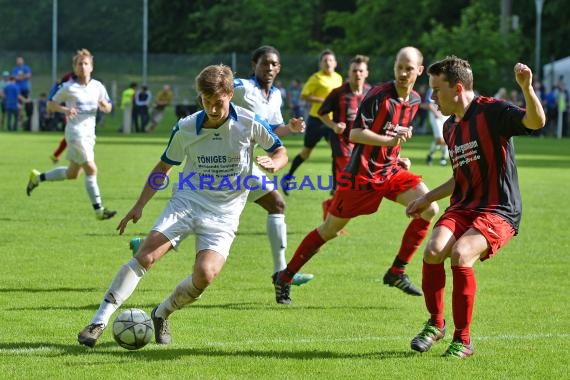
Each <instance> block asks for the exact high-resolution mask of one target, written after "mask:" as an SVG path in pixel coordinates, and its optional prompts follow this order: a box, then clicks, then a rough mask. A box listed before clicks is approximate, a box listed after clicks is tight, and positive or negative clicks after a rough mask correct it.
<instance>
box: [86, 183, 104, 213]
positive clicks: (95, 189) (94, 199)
mask: <svg viewBox="0 0 570 380" xmlns="http://www.w3.org/2000/svg"><path fill="white" fill-rule="evenodd" d="M85 189H87V194H89V199H90V200H91V204H92V205H93V206H95V205H99V206H101V205H102V204H101V193H100V192H99V185H98V184H97V176H96V175H87V176H85ZM101 210H102V207H101Z"/></svg>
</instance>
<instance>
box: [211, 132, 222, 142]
mask: <svg viewBox="0 0 570 380" xmlns="http://www.w3.org/2000/svg"><path fill="white" fill-rule="evenodd" d="M212 140H219V141H221V140H223V138H222V136H220V134H219V133H214V136H213V137H212Z"/></svg>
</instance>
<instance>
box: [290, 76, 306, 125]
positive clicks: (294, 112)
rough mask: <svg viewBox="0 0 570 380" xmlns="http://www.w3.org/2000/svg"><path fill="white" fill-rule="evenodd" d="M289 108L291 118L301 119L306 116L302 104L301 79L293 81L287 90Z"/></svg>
mask: <svg viewBox="0 0 570 380" xmlns="http://www.w3.org/2000/svg"><path fill="white" fill-rule="evenodd" d="M287 106H288V108H289V116H290V117H293V118H300V117H304V116H305V112H303V107H302V103H301V82H300V81H299V79H293V80H292V81H291V84H290V85H289V87H288V88H287Z"/></svg>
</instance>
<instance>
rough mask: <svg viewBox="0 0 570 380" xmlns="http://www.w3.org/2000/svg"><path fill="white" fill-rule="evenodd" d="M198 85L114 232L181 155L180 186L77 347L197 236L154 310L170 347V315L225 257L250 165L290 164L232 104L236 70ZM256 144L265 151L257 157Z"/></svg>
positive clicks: (210, 71) (159, 337)
mask: <svg viewBox="0 0 570 380" xmlns="http://www.w3.org/2000/svg"><path fill="white" fill-rule="evenodd" d="M196 88H197V89H198V91H199V93H200V99H201V102H202V104H203V107H204V110H203V111H200V112H197V113H195V114H193V115H191V116H188V117H186V118H184V119H181V120H180V121H179V122H178V124H177V125H176V127H175V128H174V129H173V132H172V135H171V137H170V141H169V142H168V146H167V148H166V150H165V152H164V154H163V155H162V157H161V159H160V161H159V162H158V163H157V164H156V166H155V167H154V168H153V169H152V171H151V174H150V175H149V177H148V181H147V182H146V184H145V186H144V188H143V190H142V193H141V195H140V196H139V199H138V200H137V202H136V203H135V205H134V206H133V208H132V209H131V210H130V211H129V212H128V213H127V215H126V216H125V217H124V218H123V219H122V220H121V222H120V223H119V226H118V227H117V229H118V230H119V233H121V234H122V233H123V232H124V230H125V228H126V226H127V224H128V223H129V221H131V220H132V221H133V222H135V223H136V222H137V221H138V220H139V219H140V218H141V216H142V212H143V208H144V206H145V205H146V204H147V202H148V201H149V200H150V199H151V198H152V197H153V196H154V194H155V193H156V192H157V191H158V189H159V188H161V185H163V184H164V182H163V180H164V178H167V175H168V173H169V172H170V170H171V169H172V166H173V165H180V164H181V163H182V162H183V161H184V160H186V164H185V167H184V172H183V173H182V174H181V175H180V177H179V179H180V181H179V183H178V185H177V186H178V187H177V190H176V191H175V192H174V193H173V196H172V199H171V200H170V202H169V203H168V205H167V206H166V208H165V209H164V211H163V213H162V215H161V216H160V217H159V218H158V220H157V221H156V223H155V225H154V227H153V228H152V230H151V231H150V232H149V234H148V235H147V237H146V238H145V239H144V242H143V243H142V245H141V246H140V248H139V250H138V252H137V254H136V256H135V257H133V258H132V259H131V260H130V261H129V262H127V263H126V264H125V265H123V266H122V267H121V269H120V270H119V272H118V273H117V275H116V276H115V279H114V280H113V282H112V283H111V285H110V287H109V289H108V291H107V292H106V294H105V297H104V299H103V301H102V302H101V304H100V306H99V309H98V310H97V312H96V314H95V316H94V317H93V319H92V320H91V323H90V324H89V325H88V326H87V327H85V328H84V329H83V330H82V331H81V332H80V333H79V335H78V341H79V343H80V344H83V345H86V346H89V347H93V346H94V345H95V343H96V342H97V339H98V338H99V337H100V336H101V334H102V332H103V330H104V329H105V327H106V326H107V324H108V322H109V319H110V318H111V315H112V314H113V312H115V311H116V310H117V309H118V308H119V307H120V306H121V304H122V303H123V302H124V301H125V300H126V299H127V298H128V297H129V296H130V295H131V294H132V293H133V292H134V290H135V288H136V286H137V284H138V283H139V281H140V280H141V278H142V276H143V275H144V274H145V273H146V272H147V271H148V270H149V269H150V268H151V267H152V266H153V264H154V263H156V262H157V261H158V260H159V259H160V258H161V257H162V256H164V255H165V254H166V253H167V252H168V251H169V250H170V249H171V248H173V247H176V245H177V244H178V243H179V242H180V241H181V240H183V239H184V238H186V237H187V236H188V235H189V234H194V235H196V249H195V250H196V258H195V262H194V270H193V273H192V274H191V275H190V276H188V277H187V278H185V279H184V280H183V281H182V282H180V284H178V285H177V286H176V288H175V289H174V291H173V292H172V293H171V294H170V295H169V296H168V297H167V298H166V299H165V300H164V301H163V302H162V303H161V304H160V305H158V306H157V307H155V308H154V309H153V310H152V313H151V317H152V321H153V324H154V332H155V340H156V343H159V344H169V343H170V342H171V337H170V332H169V328H168V317H169V316H170V314H172V313H173V312H174V311H176V310H179V309H180V308H182V307H184V306H186V305H189V304H191V303H193V302H195V301H196V300H197V299H198V298H200V296H201V294H202V293H203V292H204V290H205V289H206V288H207V287H208V286H209V285H210V284H211V283H212V282H213V281H214V279H215V278H216V277H217V276H218V274H219V273H220V271H221V269H222V267H223V266H224V264H225V262H226V258H227V256H228V254H229V249H230V246H231V244H232V242H233V240H234V237H235V231H236V229H237V226H238V223H239V216H240V214H241V212H242V210H243V207H244V206H245V203H246V201H247V195H248V192H249V190H248V185H249V183H248V182H247V181H246V178H247V177H248V176H250V175H251V174H252V169H253V167H254V162H255V163H257V165H259V166H260V167H261V168H263V169H264V170H265V171H267V172H270V173H274V172H276V171H277V170H279V169H281V168H283V167H284V166H285V165H286V164H287V151H286V149H285V147H283V146H282V144H281V140H280V139H279V137H277V135H275V134H274V133H273V132H272V131H271V128H270V127H269V125H268V124H267V122H266V121H264V120H262V119H260V118H259V117H258V116H257V115H255V114H254V113H253V112H251V111H248V110H246V109H244V108H241V107H238V106H236V107H234V106H232V105H231V103H230V101H231V97H232V95H233V75H232V71H231V69H230V68H229V67H227V66H224V65H215V66H208V67H206V68H205V69H204V70H202V72H201V73H200V74H199V75H198V76H197V77H196ZM255 144H259V146H261V147H262V148H263V149H265V151H267V152H268V153H269V156H260V157H255V158H254V156H253V153H254V147H255ZM157 175H158V177H160V179H159V180H157V178H156V177H157ZM162 188H164V187H162Z"/></svg>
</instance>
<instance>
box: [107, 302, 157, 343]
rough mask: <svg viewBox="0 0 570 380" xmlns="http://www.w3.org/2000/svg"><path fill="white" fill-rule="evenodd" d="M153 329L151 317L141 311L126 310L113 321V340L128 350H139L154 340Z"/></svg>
mask: <svg viewBox="0 0 570 380" xmlns="http://www.w3.org/2000/svg"><path fill="white" fill-rule="evenodd" d="M152 334H153V328H152V321H151V319H150V318H149V316H148V315H147V314H146V313H145V312H144V311H142V310H140V309H126V310H123V311H122V312H121V314H119V315H118V316H117V318H115V320H114V321H113V338H115V341H116V342H117V343H119V346H121V347H123V348H126V349H127V350H138V349H139V348H143V347H144V346H146V344H147V343H148V342H150V339H151V338H152Z"/></svg>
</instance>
